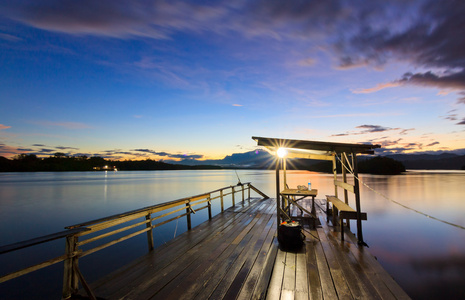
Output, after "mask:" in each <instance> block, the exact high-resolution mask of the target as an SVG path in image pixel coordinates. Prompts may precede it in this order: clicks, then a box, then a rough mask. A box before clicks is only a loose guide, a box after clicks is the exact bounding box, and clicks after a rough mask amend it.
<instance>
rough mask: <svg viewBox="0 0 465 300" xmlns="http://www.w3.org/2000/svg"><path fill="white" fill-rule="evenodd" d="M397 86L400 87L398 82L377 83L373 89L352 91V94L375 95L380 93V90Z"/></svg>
mask: <svg viewBox="0 0 465 300" xmlns="http://www.w3.org/2000/svg"><path fill="white" fill-rule="evenodd" d="M399 85H401V83H399V82H388V83H379V84H377V85H376V86H375V87H372V88H368V89H356V90H352V93H354V94H369V93H375V92H378V91H380V90H382V89H386V88H391V87H397V86H399Z"/></svg>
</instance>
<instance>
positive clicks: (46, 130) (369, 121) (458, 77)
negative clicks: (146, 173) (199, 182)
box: [0, 0, 465, 159]
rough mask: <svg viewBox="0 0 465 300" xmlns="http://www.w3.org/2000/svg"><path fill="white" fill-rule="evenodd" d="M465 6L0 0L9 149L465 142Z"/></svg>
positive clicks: (181, 151)
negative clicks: (276, 141) (263, 140)
mask: <svg viewBox="0 0 465 300" xmlns="http://www.w3.org/2000/svg"><path fill="white" fill-rule="evenodd" d="M464 15H465V2H463V1H377V0H375V1H369V3H367V1H337V0H334V1H277V0H262V1H247V0H241V1H176V0H175V1H158V0H152V1H91V0H86V1H71V0H62V1H49V0H43V1H28V0H21V1H0V51H1V54H0V63H1V68H0V102H1V107H2V109H1V110H0V155H1V156H6V157H12V156H14V155H16V154H19V153H34V154H38V155H46V156H48V155H53V154H54V153H55V152H64V153H66V154H69V155H88V156H91V155H100V156H104V157H108V158H113V159H122V158H129V159H144V158H153V159H170V158H177V157H179V156H180V155H184V157H186V158H189V157H192V158H204V159H213V158H222V157H224V156H225V155H230V154H232V153H238V152H245V151H250V150H253V149H255V142H254V141H253V140H251V136H266V137H279V138H290V139H308V140H322V141H332V142H371V143H376V144H381V145H383V147H384V149H385V150H388V151H390V152H403V153H410V152H416V151H440V150H446V151H448V150H456V149H462V148H465V139H464V137H465V132H464V125H465V109H464V105H465V69H464V67H465V52H464V51H463V49H465V19H464V18H463V16H464Z"/></svg>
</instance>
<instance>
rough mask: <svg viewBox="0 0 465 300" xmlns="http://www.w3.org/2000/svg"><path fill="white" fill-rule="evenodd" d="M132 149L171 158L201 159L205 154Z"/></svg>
mask: <svg viewBox="0 0 465 300" xmlns="http://www.w3.org/2000/svg"><path fill="white" fill-rule="evenodd" d="M131 151H135V152H143V153H148V154H152V155H157V156H162V157H165V156H166V157H169V158H181V159H201V158H203V157H204V156H203V155H200V154H173V153H168V152H159V151H155V150H150V149H133V150H131Z"/></svg>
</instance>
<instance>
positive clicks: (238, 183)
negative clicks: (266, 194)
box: [234, 169, 242, 185]
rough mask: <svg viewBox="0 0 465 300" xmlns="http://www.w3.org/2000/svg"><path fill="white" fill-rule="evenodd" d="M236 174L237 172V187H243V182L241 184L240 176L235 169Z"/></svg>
mask: <svg viewBox="0 0 465 300" xmlns="http://www.w3.org/2000/svg"><path fill="white" fill-rule="evenodd" d="M234 172H236V176H237V180H238V182H237V185H242V182H241V179H240V178H239V175H238V174H237V171H236V170H235V169H234Z"/></svg>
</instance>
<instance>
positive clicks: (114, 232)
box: [0, 182, 268, 299]
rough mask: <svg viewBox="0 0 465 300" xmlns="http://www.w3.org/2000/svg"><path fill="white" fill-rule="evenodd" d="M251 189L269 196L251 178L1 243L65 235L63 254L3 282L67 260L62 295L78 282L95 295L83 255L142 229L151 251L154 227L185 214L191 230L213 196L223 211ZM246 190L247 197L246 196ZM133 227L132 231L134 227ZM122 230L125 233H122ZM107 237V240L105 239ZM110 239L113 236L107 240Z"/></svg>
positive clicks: (37, 241)
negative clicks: (194, 218)
mask: <svg viewBox="0 0 465 300" xmlns="http://www.w3.org/2000/svg"><path fill="white" fill-rule="evenodd" d="M250 190H253V191H255V192H256V193H258V194H259V195H260V196H262V197H263V198H265V199H266V198H268V196H267V195H265V194H264V193H262V192H261V191H260V190H258V189H257V188H255V187H254V186H253V185H252V184H251V183H250V182H248V183H244V184H240V183H239V184H237V185H235V186H229V187H224V188H221V189H218V190H214V191H211V192H208V193H204V194H201V195H196V196H193V197H186V198H182V199H178V200H174V201H171V202H166V203H162V204H157V205H153V206H148V207H145V208H141V209H137V210H134V211H129V212H125V213H122V214H117V215H113V216H109V217H105V218H101V219H97V220H93V221H89V222H85V223H81V224H76V225H72V226H67V227H65V228H66V229H67V230H65V231H62V232H58V233H54V234H51V235H47V236H42V237H39V238H35V239H31V240H27V241H24V242H19V243H15V244H11V245H7V246H3V247H0V254H4V253H7V252H12V251H16V250H19V249H23V248H27V247H31V246H34V245H38V244H43V243H46V242H50V241H54V240H57V239H63V238H65V239H66V248H65V254H64V255H61V256H58V257H55V258H53V259H50V260H47V261H45V262H42V263H39V264H36V265H33V266H30V267H27V268H24V269H21V270H19V271H15V272H12V273H10V274H7V275H3V276H1V277H0V283H2V282H5V281H8V280H11V279H13V278H16V277H19V276H22V275H25V274H28V273H30V272H33V271H36V270H39V269H42V268H45V267H48V266H51V265H53V264H56V263H58V262H62V261H64V274H63V294H62V297H63V299H67V298H70V297H71V296H72V295H74V294H76V293H77V292H78V289H79V282H80V283H81V285H82V287H83V288H84V289H85V290H86V292H87V294H88V296H89V298H91V299H96V298H95V295H93V293H92V291H91V289H90V287H89V285H88V284H87V282H86V280H85V278H84V276H83V275H82V273H81V271H80V269H79V263H78V262H79V259H80V258H82V257H84V256H87V255H89V254H92V253H94V252H97V251H99V250H102V249H104V248H107V247H109V246H112V245H114V244H117V243H119V242H122V241H125V240H127V239H130V238H132V237H135V236H137V235H140V234H143V233H146V234H147V242H148V249H149V251H152V250H154V240H153V229H154V228H156V227H159V226H161V225H163V224H166V223H169V222H172V221H174V220H178V219H180V218H182V217H186V220H187V229H188V230H190V229H191V228H192V221H191V214H193V213H194V214H195V213H196V212H198V211H201V210H203V209H208V218H209V219H211V218H212V205H211V203H212V201H213V200H218V199H219V200H218V201H220V205H221V212H223V211H224V209H225V208H224V200H225V197H226V196H228V195H231V200H232V206H234V205H235V204H236V193H241V195H242V197H241V201H242V202H244V201H245V200H246V199H249V200H250ZM246 192H247V198H245V193H246ZM181 212H182V213H181ZM141 227H142V229H141ZM131 229H132V230H133V231H131ZM128 231H129V232H128ZM118 234H119V235H118ZM121 234H124V235H122V236H121ZM104 239H105V242H102V240H104ZM108 239H110V240H109V241H108ZM97 241H101V243H100V244H98V245H95V243H96V242H97ZM91 243H94V246H92V247H89V246H86V247H84V248H85V249H84V248H83V246H84V245H88V244H91Z"/></svg>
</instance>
